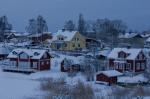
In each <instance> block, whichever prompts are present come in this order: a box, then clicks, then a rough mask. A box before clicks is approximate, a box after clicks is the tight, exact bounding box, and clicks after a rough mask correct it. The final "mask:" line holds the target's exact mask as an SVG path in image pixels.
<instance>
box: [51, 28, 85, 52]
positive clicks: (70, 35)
mask: <svg viewBox="0 0 150 99" xmlns="http://www.w3.org/2000/svg"><path fill="white" fill-rule="evenodd" d="M51 48H52V50H62V51H76V50H82V49H85V48H86V39H85V37H84V36H82V35H81V34H80V33H79V32H77V31H65V30H59V31H58V32H57V33H56V34H55V35H54V36H53V39H52V43H51Z"/></svg>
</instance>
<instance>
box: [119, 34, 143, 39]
mask: <svg viewBox="0 0 150 99" xmlns="http://www.w3.org/2000/svg"><path fill="white" fill-rule="evenodd" d="M136 36H140V37H142V36H141V35H140V34H139V33H125V34H120V35H119V38H133V37H136Z"/></svg>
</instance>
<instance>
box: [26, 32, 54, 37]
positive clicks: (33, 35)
mask: <svg viewBox="0 0 150 99" xmlns="http://www.w3.org/2000/svg"><path fill="white" fill-rule="evenodd" d="M43 34H51V32H43V33H37V34H31V35H30V36H29V37H39V36H42V35H43Z"/></svg>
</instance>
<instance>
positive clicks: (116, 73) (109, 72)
mask: <svg viewBox="0 0 150 99" xmlns="http://www.w3.org/2000/svg"><path fill="white" fill-rule="evenodd" d="M101 73H102V74H104V75H106V76H108V77H115V76H121V75H122V73H120V72H119V71H117V70H107V71H100V72H98V73H97V74H101Z"/></svg>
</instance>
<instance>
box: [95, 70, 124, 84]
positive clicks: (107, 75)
mask: <svg viewBox="0 0 150 99" xmlns="http://www.w3.org/2000/svg"><path fill="white" fill-rule="evenodd" d="M121 75H122V73H120V72H118V71H116V70H107V71H100V72H98V73H97V74H96V81H100V82H106V83H108V84H109V85H111V84H116V83H117V77H118V76H121Z"/></svg>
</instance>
